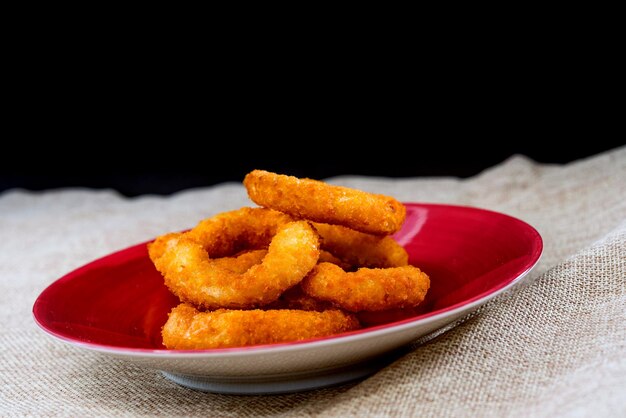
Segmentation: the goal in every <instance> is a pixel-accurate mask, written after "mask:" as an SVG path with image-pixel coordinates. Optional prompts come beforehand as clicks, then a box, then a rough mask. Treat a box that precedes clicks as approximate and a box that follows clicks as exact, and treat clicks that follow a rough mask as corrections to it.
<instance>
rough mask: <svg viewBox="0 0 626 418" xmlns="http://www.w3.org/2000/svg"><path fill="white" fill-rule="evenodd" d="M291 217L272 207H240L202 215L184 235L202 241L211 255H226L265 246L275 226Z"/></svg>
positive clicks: (216, 256) (290, 219) (212, 256)
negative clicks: (199, 220) (207, 215)
mask: <svg viewBox="0 0 626 418" xmlns="http://www.w3.org/2000/svg"><path fill="white" fill-rule="evenodd" d="M294 220H295V219H294V218H292V217H291V216H289V215H286V214H284V213H281V212H277V211H275V210H271V209H265V208H249V207H243V208H240V209H237V210H232V211H229V212H223V213H220V214H218V215H215V216H212V217H210V218H207V219H204V220H203V221H201V222H200V223H199V224H198V225H197V226H196V227H195V228H193V229H192V230H191V231H189V232H188V233H187V235H188V236H189V237H190V238H192V239H194V240H196V241H198V242H199V243H200V244H202V246H203V247H204V249H205V250H206V251H207V252H208V253H209V254H210V255H211V258H218V257H227V256H232V255H233V254H237V253H239V252H241V251H243V250H250V249H262V248H267V246H268V245H269V243H270V241H271V240H272V237H273V236H274V235H275V234H276V230H277V228H278V227H279V226H280V225H284V224H285V223H287V222H292V221H294Z"/></svg>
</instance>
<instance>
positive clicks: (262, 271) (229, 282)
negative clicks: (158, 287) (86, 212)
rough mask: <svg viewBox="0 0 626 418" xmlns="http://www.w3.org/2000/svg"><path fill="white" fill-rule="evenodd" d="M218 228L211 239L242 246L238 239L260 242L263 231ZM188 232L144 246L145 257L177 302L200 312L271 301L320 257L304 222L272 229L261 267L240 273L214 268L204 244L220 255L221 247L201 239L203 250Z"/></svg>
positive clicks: (316, 240)
mask: <svg viewBox="0 0 626 418" xmlns="http://www.w3.org/2000/svg"><path fill="white" fill-rule="evenodd" d="M236 219H239V218H236ZM244 219H246V218H244ZM245 223H247V224H246V225H244V226H246V227H250V225H249V224H250V223H254V222H251V221H250V220H247V219H246V221H245ZM222 226H223V227H224V228H221V229H220V228H216V231H217V233H216V235H219V236H230V235H232V237H233V241H238V242H239V243H240V244H242V243H243V241H242V240H241V239H240V236H244V237H248V238H251V237H255V238H257V239H260V240H263V239H266V238H265V232H267V231H257V230H250V229H247V228H244V229H239V234H240V235H236V234H235V233H234V232H233V230H237V228H236V227H235V225H230V224H228V223H225V224H223V225H222ZM241 226H242V225H239V227H241ZM266 226H268V228H269V229H272V228H274V227H275V226H274V225H269V224H268V225H266ZM224 231H226V232H224ZM193 232H194V231H193V230H192V231H190V232H189V233H184V234H167V235H164V236H162V237H159V238H157V239H156V240H155V242H154V243H153V244H151V245H149V254H150V258H151V259H152V261H153V262H154V265H155V266H156V268H157V270H158V271H160V272H161V274H163V276H164V281H165V285H166V286H167V287H168V288H169V289H170V290H171V291H172V293H174V294H175V295H176V296H178V297H179V298H180V300H181V301H183V302H189V303H192V304H194V305H196V306H198V307H204V308H206V309H218V308H250V307H255V306H263V305H265V304H268V303H270V302H273V301H275V300H276V299H278V297H279V296H280V294H281V293H282V292H283V291H285V290H286V289H288V288H290V287H292V286H294V285H295V284H297V283H299V282H300V281H301V280H302V278H304V276H305V275H306V274H307V273H308V272H309V271H310V270H311V269H312V268H313V266H315V264H316V263H317V260H318V258H319V253H320V250H319V235H318V234H317V233H316V232H315V230H314V229H313V227H312V226H311V225H310V224H309V223H308V222H306V221H293V222H286V223H283V224H280V225H279V226H277V229H276V233H275V235H274V236H273V237H272V238H271V242H270V244H269V248H268V250H267V254H266V255H265V256H264V257H263V259H262V261H261V263H260V264H254V263H252V264H253V265H251V267H250V268H249V269H247V270H246V271H245V272H243V273H240V272H238V271H233V270H232V269H229V268H227V267H225V266H223V265H220V263H221V262H220V261H217V262H214V261H215V260H212V259H211V258H210V257H211V253H210V252H209V251H207V250H206V249H205V247H206V246H208V247H209V248H211V249H213V248H218V249H219V250H220V251H224V249H225V247H226V245H224V244H216V246H212V245H211V243H212V242H213V241H212V240H211V239H209V235H205V236H204V237H203V238H204V239H206V241H205V242H206V243H208V245H206V246H203V243H201V242H199V240H197V239H195V238H194V235H193V234H192V233H193ZM260 237H262V239H261V238H260ZM251 241H253V239H252V238H251ZM222 263H223V262H222Z"/></svg>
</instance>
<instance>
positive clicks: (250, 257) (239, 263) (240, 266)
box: [211, 250, 267, 274]
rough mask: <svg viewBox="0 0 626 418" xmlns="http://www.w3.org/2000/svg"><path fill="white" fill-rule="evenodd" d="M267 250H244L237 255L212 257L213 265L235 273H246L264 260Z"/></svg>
mask: <svg viewBox="0 0 626 418" xmlns="http://www.w3.org/2000/svg"><path fill="white" fill-rule="evenodd" d="M266 254H267V250H252V251H246V252H243V253H241V254H239V255H237V256H235V257H221V258H216V259H212V260H211V263H212V264H213V266H216V267H219V268H223V269H226V270H230V271H232V272H233V273H239V274H242V273H245V272H246V271H248V269H249V268H250V267H252V266H254V265H256V264H260V263H261V262H262V261H263V257H265V255H266Z"/></svg>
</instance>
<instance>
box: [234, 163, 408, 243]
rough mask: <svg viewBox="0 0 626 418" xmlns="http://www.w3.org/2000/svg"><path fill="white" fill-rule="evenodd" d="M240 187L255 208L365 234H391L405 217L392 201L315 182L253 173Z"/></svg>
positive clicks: (383, 196)
mask: <svg viewBox="0 0 626 418" xmlns="http://www.w3.org/2000/svg"><path fill="white" fill-rule="evenodd" d="M243 184H244V186H246V189H247V190H248V196H249V197H250V199H252V201H254V202H255V203H256V204H257V205H259V206H263V207H266V208H271V209H275V210H278V211H281V212H284V213H286V214H289V215H291V216H294V217H296V218H300V219H308V220H311V221H315V222H324V223H329V224H337V225H343V226H346V227H348V228H351V229H355V230H357V231H361V232H366V233H369V234H375V235H389V234H393V233H395V232H397V231H398V230H399V229H400V227H401V226H402V223H403V222H404V218H405V216H406V208H405V207H404V205H403V204H402V203H400V202H399V201H397V200H396V199H394V198H392V197H389V196H385V195H380V194H374V193H367V192H364V191H361V190H356V189H352V188H348V187H341V186H333V185H330V184H327V183H324V182H322V181H318V180H312V179H299V178H297V177H293V176H286V175H283V174H276V173H271V172H268V171H263V170H253V171H251V172H250V173H248V174H247V175H246V176H245V178H244V180H243Z"/></svg>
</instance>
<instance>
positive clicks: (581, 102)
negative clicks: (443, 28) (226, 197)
mask: <svg viewBox="0 0 626 418" xmlns="http://www.w3.org/2000/svg"><path fill="white" fill-rule="evenodd" d="M40 41H41V42H43V41H44V39H41V40H40ZM456 41H461V40H460V39H459V40H456ZM456 41H455V42H456ZM454 45H456V47H455V51H456V52H455V53H451V51H450V50H449V49H441V48H436V47H434V46H433V47H432V50H431V51H430V54H429V55H424V56H422V55H420V57H421V58H420V60H419V62H418V63H417V64H416V61H415V57H414V56H413V57H411V56H408V55H406V54H399V53H398V52H400V51H396V52H395V53H392V51H391V52H390V51H387V47H386V46H379V47H380V48H379V52H380V53H381V54H385V53H387V54H388V56H384V57H382V56H381V57H379V59H377V60H375V61H371V60H369V59H368V57H369V56H370V55H368V54H369V53H370V50H369V49H368V48H369V47H368V46H367V45H365V44H363V45H361V47H362V48H363V51H362V52H363V55H362V56H361V57H360V59H352V58H351V57H349V56H344V55H342V54H340V53H339V51H337V55H332V56H328V54H323V55H324V59H323V60H319V61H316V60H312V59H309V55H307V54H306V53H304V52H302V53H301V54H300V55H298V59H297V60H295V58H294V57H295V56H292V55H289V54H287V55H285V54H284V53H279V51H277V52H276V54H277V55H276V56H271V57H270V56H267V55H265V54H266V51H265V49H263V48H261V46H260V45H256V46H250V48H249V51H248V52H250V51H256V52H255V54H252V55H250V54H248V55H246V54H240V55H238V56H237V59H230V58H233V57H230V58H229V56H230V55H229V54H230V53H231V52H232V53H234V52H236V51H238V50H233V49H228V50H227V51H229V52H228V53H225V54H226V55H222V56H219V57H218V56H209V57H206V56H202V55H201V54H200V55H199V54H197V53H196V52H197V51H196V52H194V53H193V54H192V53H191V52H190V51H187V52H186V53H183V52H181V54H180V56H177V57H175V58H176V59H173V58H172V57H170V58H169V59H168V60H167V61H160V60H159V59H160V58H159V57H162V56H163V55H162V51H161V50H160V49H159V48H160V46H158V45H156V44H154V45H153V48H154V51H151V53H150V56H149V57H148V56H142V55H141V54H139V51H141V48H139V47H132V48H131V47H126V48H122V49H119V50H118V49H115V50H111V51H109V52H108V53H107V52H106V51H103V50H102V49H94V48H83V49H80V50H78V49H76V48H70V49H68V50H67V51H66V52H65V53H61V52H60V51H59V50H58V49H54V48H52V46H54V45H47V46H46V45H45V44H43V45H41V46H40V47H39V49H38V53H37V54H31V61H25V63H26V64H24V65H23V66H21V67H17V68H16V73H19V76H20V77H19V78H16V80H20V82H19V83H15V86H17V94H14V95H12V96H11V97H10V98H9V99H8V100H7V102H8V103H9V106H8V108H9V110H8V111H7V112H6V114H5V115H4V116H5V118H4V119H5V120H6V121H7V122H8V124H7V126H10V127H11V129H5V132H4V133H3V149H2V151H3V155H2V159H1V160H0V192H1V191H4V190H8V189H12V188H26V189H30V190H46V189H53V188H60V187H89V188H111V189H115V190H118V191H119V192H120V193H122V194H124V195H127V196H137V195H141V194H146V193H151V194H164V195H165V194H170V193H174V192H176V191H179V190H184V189H188V188H192V187H204V186H210V185H213V184H216V183H220V182H225V181H234V182H241V181H242V180H243V177H244V176H245V174H246V173H247V172H249V171H250V170H252V169H255V168H259V169H265V170H269V171H275V172H279V173H285V174H291V175H295V176H299V177H309V178H317V179H323V178H327V177H330V176H335V175H344V174H354V175H372V176H387V177H415V176H455V177H469V176H473V175H475V174H477V173H479V172H481V171H482V170H484V169H486V168H489V167H491V166H493V165H496V164H498V163H500V162H502V161H503V160H505V159H507V158H509V157H510V156H512V155H515V154H521V155H525V156H527V157H529V158H531V159H533V160H536V161H538V162H542V163H554V164H564V163H568V162H571V161H575V160H577V159H580V158H585V157H589V156H592V155H596V154H598V153H600V152H604V151H607V150H610V149H614V148H617V147H620V146H623V145H624V144H625V143H626V141H625V140H624V138H625V135H624V134H625V133H624V129H623V122H622V120H623V114H622V112H621V108H620V107H619V105H616V104H615V103H618V104H619V103H621V101H622V99H623V94H621V93H620V91H619V90H618V88H617V87H616V86H617V84H616V83H615V80H621V78H622V76H623V74H622V72H621V71H620V70H619V68H620V67H619V66H618V65H617V63H616V62H614V61H615V60H617V58H618V56H616V55H615V54H608V53H606V51H602V50H601V49H599V46H598V45H596V44H588V45H587V44H584V43H580V42H573V41H572V42H568V43H566V45H568V47H567V48H565V46H566V45H565V44H559V45H556V46H558V48H557V47H556V46H555V45H546V46H544V48H543V49H524V48H526V47H523V48H522V46H524V45H525V43H524V42H521V41H520V43H519V45H518V46H519V48H517V49H515V48H511V45H509V44H506V45H504V44H503V45H501V48H500V47H497V48H496V47H495V46H493V47H492V48H487V49H485V50H484V51H483V53H480V54H479V53H478V52H477V50H476V48H475V46H474V45H473V44H471V42H470V43H468V44H458V45H457V44H454ZM585 45H586V46H585ZM505 46H506V48H505ZM583 46H584V48H585V57H586V58H585V60H584V63H583V62H581V56H582V55H581V54H582V50H581V48H583ZM143 47H145V46H142V48H143ZM177 48H179V46H176V45H170V51H169V52H170V53H173V52H175V51H178V49H177ZM233 51H234V52H233ZM281 51H282V50H281ZM282 52H285V51H282ZM422 53H423V51H421V52H420V54H422ZM103 54H104V55H103ZM522 55H525V56H526V59H522ZM32 57H34V59H35V61H36V64H37V65H34V64H33V61H32V59H33V58H32ZM383 58H384V59H383ZM294 60H295V61H294ZM583 64H584V65H583Z"/></svg>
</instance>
